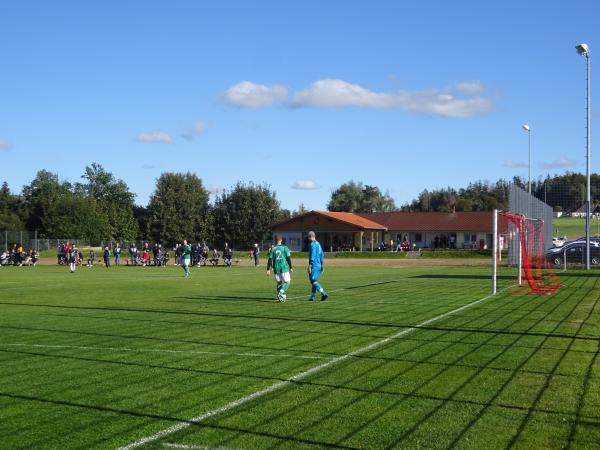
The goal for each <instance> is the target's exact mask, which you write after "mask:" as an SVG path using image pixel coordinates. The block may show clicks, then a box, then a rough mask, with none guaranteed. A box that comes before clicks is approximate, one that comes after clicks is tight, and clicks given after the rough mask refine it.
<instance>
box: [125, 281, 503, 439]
mask: <svg viewBox="0 0 600 450" xmlns="http://www.w3.org/2000/svg"><path fill="white" fill-rule="evenodd" d="M506 289H508V288H505V289H502V290H500V291H499V292H501V291H503V290H506ZM493 296H494V294H490V295H486V296H485V297H483V298H480V299H479V300H475V301H474V302H471V303H467V304H466V305H463V306H461V307H460V308H456V309H453V310H452V311H448V312H446V313H444V314H440V315H439V316H436V317H433V318H432V319H428V320H426V321H424V322H421V323H420V324H418V325H415V326H413V327H410V328H406V329H404V330H402V331H399V332H398V333H395V334H393V335H391V336H388V337H386V338H384V339H382V340H380V341H376V342H373V343H372V344H369V345H367V346H365V347H362V348H359V349H357V350H354V351H352V352H350V353H346V354H345V355H341V356H337V357H335V358H333V359H330V360H329V361H325V362H324V363H323V364H319V365H318V366H315V367H312V368H311V369H308V370H305V371H304V372H300V373H299V374H296V375H293V376H291V377H289V378H287V379H285V380H283V381H279V382H277V383H275V384H272V385H271V386H269V387H267V388H265V389H262V390H260V391H256V392H254V393H252V394H249V395H246V396H244V397H241V398H238V399H237V400H234V401H232V402H230V403H227V404H226V405H224V406H221V407H220V408H216V409H213V410H211V411H207V412H205V413H204V414H200V415H199V416H196V417H192V418H191V419H188V420H186V421H185V422H179V423H178V424H176V425H173V426H171V427H169V428H165V429H163V430H161V431H159V432H157V433H155V434H153V435H151V436H146V437H143V438H141V439H138V440H137V441H135V442H132V443H131V444H127V445H125V446H124V447H119V448H118V450H131V449H133V448H137V447H141V446H142V445H145V444H148V443H150V442H155V441H157V440H159V439H161V438H163V437H165V436H168V435H170V434H173V433H176V432H178V431H181V430H184V429H186V428H188V427H189V426H191V425H195V424H198V423H201V422H203V421H205V420H206V419H209V418H211V417H213V416H216V415H219V414H221V413H225V412H227V411H231V410H232V409H235V408H237V407H238V406H240V405H243V404H244V403H248V402H250V401H252V400H255V399H257V398H259V397H263V396H265V395H267V394H270V393H272V392H275V391H277V390H279V389H281V388H283V387H286V386H288V385H289V384H291V383H293V382H296V381H300V380H302V379H304V378H306V377H309V376H311V375H313V374H315V373H317V372H320V371H321V370H323V369H326V368H328V367H331V366H333V365H334V364H337V363H340V362H343V361H346V360H348V359H350V358H353V357H355V356H359V355H362V354H363V353H366V352H369V351H371V350H374V349H376V348H378V347H381V346H382V345H385V344H387V343H388V342H391V341H393V340H394V339H398V338H399V337H402V336H404V335H405V334H408V333H411V332H413V331H415V330H418V329H419V328H422V327H424V326H426V325H429V324H430V323H432V322H436V321H438V320H440V319H444V318H446V317H448V316H451V315H452V314H456V313H457V312H460V311H463V310H465V309H467V308H471V307H472V306H475V305H477V304H479V303H481V302H484V301H486V300H487V299H489V298H491V297H493Z"/></svg>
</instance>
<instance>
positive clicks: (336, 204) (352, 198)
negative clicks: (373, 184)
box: [327, 180, 363, 212]
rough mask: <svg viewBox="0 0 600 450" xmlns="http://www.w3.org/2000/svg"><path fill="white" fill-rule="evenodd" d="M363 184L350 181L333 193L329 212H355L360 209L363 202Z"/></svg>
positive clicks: (328, 206) (328, 205) (328, 207)
mask: <svg viewBox="0 0 600 450" xmlns="http://www.w3.org/2000/svg"><path fill="white" fill-rule="evenodd" d="M362 190H363V186H362V183H356V182H354V181H352V180H351V181H349V182H347V183H344V184H342V185H341V186H340V187H339V188H337V189H336V190H334V191H333V192H332V193H331V198H330V199H329V203H328V204H327V209H328V210H329V211H339V212H355V211H358V210H359V209H360V206H361V204H362V200H363V193H362Z"/></svg>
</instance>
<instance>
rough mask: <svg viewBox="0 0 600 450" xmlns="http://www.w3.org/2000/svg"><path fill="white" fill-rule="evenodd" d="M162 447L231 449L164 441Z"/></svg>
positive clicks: (210, 449) (206, 449)
mask: <svg viewBox="0 0 600 450" xmlns="http://www.w3.org/2000/svg"><path fill="white" fill-rule="evenodd" d="M163 447H167V448H181V449H183V450H233V449H231V448H228V447H207V446H206V445H186V444H172V443H169V442H166V443H164V444H163Z"/></svg>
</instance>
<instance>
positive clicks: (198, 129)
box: [181, 120, 207, 141]
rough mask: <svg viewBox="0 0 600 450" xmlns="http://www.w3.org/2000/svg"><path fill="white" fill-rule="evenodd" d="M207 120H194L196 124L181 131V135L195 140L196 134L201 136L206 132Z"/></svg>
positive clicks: (189, 139)
mask: <svg viewBox="0 0 600 450" xmlns="http://www.w3.org/2000/svg"><path fill="white" fill-rule="evenodd" d="M206 128H207V126H206V122H203V121H202V120H197V121H196V122H194V125H193V126H192V127H191V128H189V129H187V130H185V131H184V132H183V133H181V137H182V138H184V139H186V140H188V141H193V140H194V138H195V137H196V136H200V135H202V134H204V133H205V132H206Z"/></svg>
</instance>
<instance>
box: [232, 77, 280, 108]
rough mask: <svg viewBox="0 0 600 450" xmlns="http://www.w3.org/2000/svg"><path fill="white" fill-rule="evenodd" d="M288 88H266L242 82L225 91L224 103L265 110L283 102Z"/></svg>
mask: <svg viewBox="0 0 600 450" xmlns="http://www.w3.org/2000/svg"><path fill="white" fill-rule="evenodd" d="M287 95H288V88H287V87H285V86H281V85H272V86H266V85H264V84H255V83H252V82H250V81H242V82H241V83H238V84H236V85H234V86H231V87H230V88H229V89H227V90H226V91H225V95H224V98H225V101H226V102H227V103H230V104H232V105H235V106H239V107H240V108H255V109H256V108H265V107H267V106H270V105H272V104H273V103H274V102H276V101H281V100H284V99H285V98H286V97H287Z"/></svg>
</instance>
